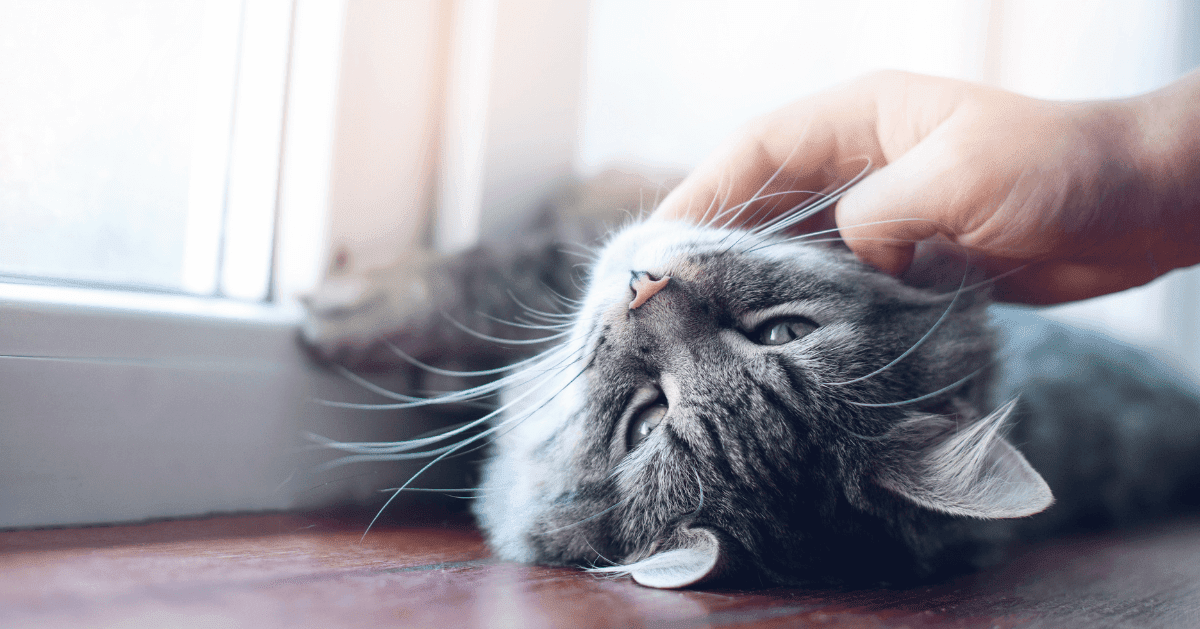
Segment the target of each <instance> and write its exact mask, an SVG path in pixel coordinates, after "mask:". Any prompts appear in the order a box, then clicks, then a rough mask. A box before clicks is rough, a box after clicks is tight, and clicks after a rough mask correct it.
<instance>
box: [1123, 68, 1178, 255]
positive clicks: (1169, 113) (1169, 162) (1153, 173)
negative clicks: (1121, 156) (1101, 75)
mask: <svg viewBox="0 0 1200 629" xmlns="http://www.w3.org/2000/svg"><path fill="white" fill-rule="evenodd" d="M1197 103H1200V73H1193V74H1192V75H1190V76H1188V77H1185V78H1184V79H1182V80H1180V81H1179V82H1177V83H1174V84H1172V85H1169V86H1167V87H1165V88H1163V89H1160V90H1157V91H1154V92H1150V93H1148V94H1144V95H1142V96H1137V97H1134V98H1130V99H1126V100H1121V101H1111V102H1109V103H1104V104H1103V105H1104V106H1107V107H1109V108H1111V109H1115V110H1119V111H1121V112H1122V113H1121V114H1120V115H1122V116H1123V117H1124V119H1125V120H1127V121H1128V124H1127V126H1126V128H1127V130H1128V132H1127V133H1126V134H1125V137H1126V141H1127V143H1128V146H1127V149H1126V150H1127V151H1128V152H1127V155H1129V157H1130V159H1131V162H1132V164H1133V166H1134V168H1135V171H1136V173H1137V177H1138V180H1139V182H1140V186H1141V187H1144V189H1145V201H1144V203H1145V204H1146V207H1145V208H1143V211H1144V212H1146V213H1148V214H1149V215H1150V216H1151V217H1152V218H1153V219H1154V220H1155V221H1157V223H1158V228H1159V230H1160V231H1159V233H1160V234H1161V238H1160V239H1159V241H1158V243H1157V245H1158V247H1157V248H1158V250H1159V251H1160V252H1161V253H1163V254H1166V255H1167V257H1169V263H1170V266H1171V268H1180V267H1185V266H1191V265H1193V264H1197V263H1200V108H1198V107H1197ZM1162 261H1163V262H1167V261H1168V260H1165V259H1164V260H1162ZM1166 270H1168V269H1164V272H1165V271H1166Z"/></svg>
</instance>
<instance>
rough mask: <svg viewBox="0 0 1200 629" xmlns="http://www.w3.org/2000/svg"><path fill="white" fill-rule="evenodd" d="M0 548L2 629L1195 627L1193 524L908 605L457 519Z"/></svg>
mask: <svg viewBox="0 0 1200 629" xmlns="http://www.w3.org/2000/svg"><path fill="white" fill-rule="evenodd" d="M362 528H363V527H362V525H361V524H359V523H355V524H347V523H345V520H337V519H330V518H325V517H317V516H297V515H263V516H241V517H220V518H211V519H203V520H191V521H176V522H158V523H153V524H145V525H133V526H114V527H94V528H79V529H55V530H35V531H8V532H0V627H205V628H209V627H252V628H254V629H268V628H273V627H329V628H336V627H388V626H403V627H409V626H411V627H437V628H442V629H450V628H452V627H453V628H457V627H607V626H617V627H637V626H648V627H731V626H737V627H912V628H917V627H981V628H982V627H1139V628H1140V627H1181V628H1183V627H1187V628H1195V627H1200V520H1195V519H1193V520H1185V521H1181V522H1175V523H1173V524H1171V525H1169V526H1162V527H1158V528H1156V529H1143V530H1141V531H1137V532H1125V533H1108V534H1104V535H1095V536H1086V537H1077V538H1073V539H1068V540H1059V541H1056V542H1054V543H1053V544H1049V545H1043V546H1039V547H1035V548H1031V549H1028V550H1027V551H1025V552H1023V553H1021V554H1020V555H1018V557H1017V558H1016V559H1015V560H1013V561H1011V562H1009V563H1007V564H1005V565H1003V566H998V567H996V568H994V569H992V570H988V571H985V572H982V573H979V574H974V575H970V576H967V577H963V578H960V579H958V580H955V581H952V582H949V583H944V584H940V585H937V586H934V587H925V588H920V589H915V590H899V591H896V590H871V591H850V592H836V591H812V590H768V591H757V592H734V591H680V592H673V591H656V590H650V589H646V588H642V587H639V586H637V585H634V584H633V583H631V582H630V581H628V580H624V579H622V580H612V579H604V578H597V577H594V576H591V575H588V574H585V573H582V572H579V571H577V570H573V569H563V568H545V567H536V566H523V565H514V564H509V563H503V562H497V561H494V560H492V559H490V558H489V557H488V553H487V550H486V549H485V548H484V546H483V544H482V542H481V540H480V537H479V534H478V533H477V532H476V531H475V530H474V529H472V528H471V527H470V525H469V523H467V522H465V521H463V520H462V519H461V518H453V517H451V518H450V520H449V521H440V520H437V519H434V520H432V521H428V522H427V523H426V524H423V525H421V526H415V527H405V528H384V529H379V530H373V531H372V532H371V534H370V535H368V536H367V537H366V539H365V540H364V541H362V542H360V541H359V536H360V534H361V532H362Z"/></svg>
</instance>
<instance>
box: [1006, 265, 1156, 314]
mask: <svg viewBox="0 0 1200 629" xmlns="http://www.w3.org/2000/svg"><path fill="white" fill-rule="evenodd" d="M1156 277H1158V273H1157V272H1156V270H1155V269H1152V268H1150V267H1148V266H1145V265H1130V264H1127V263H1126V264H1122V263H1112V264H1089V263H1078V262H1042V263H1038V264H1033V265H1030V266H1028V267H1026V268H1024V269H1022V270H1020V271H1018V272H1016V273H1013V274H1012V275H1008V276H1006V277H1003V278H1000V279H998V280H996V282H995V289H994V290H993V292H992V296H993V298H995V299H996V300H997V301H1006V302H1012V303H1023V304H1031V305H1050V304H1060V303H1064V302H1068V301H1078V300H1080V299H1089V298H1092V297H1099V296H1100V295H1107V294H1109V293H1115V292H1119V291H1123V290H1126V289H1129V288H1133V287H1135V286H1141V285H1143V284H1146V283H1148V282H1150V281H1151V280H1153V279H1155V278H1156Z"/></svg>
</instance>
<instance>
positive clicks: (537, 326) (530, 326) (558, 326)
mask: <svg viewBox="0 0 1200 629" xmlns="http://www.w3.org/2000/svg"><path fill="white" fill-rule="evenodd" d="M475 314H476V315H478V316H479V317H481V318H483V319H486V320H488V321H494V322H496V323H499V324H501V325H507V326H509V327H513V328H520V329H522V330H542V331H547V330H549V331H557V330H563V329H566V328H569V327H571V325H572V323H571V322H569V321H568V322H566V323H553V324H544V323H522V322H519V321H506V320H504V319H501V318H500V317H493V316H492V315H490V314H488V313H486V312H476V313H475Z"/></svg>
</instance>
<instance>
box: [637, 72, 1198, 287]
mask: <svg viewBox="0 0 1200 629" xmlns="http://www.w3.org/2000/svg"><path fill="white" fill-rule="evenodd" d="M1197 92H1200V74H1194V75H1192V76H1191V77H1188V78H1185V79H1184V80H1183V81H1180V82H1179V83H1177V84H1176V85H1173V86H1170V87H1168V88H1166V89H1164V90H1160V91H1159V92H1155V93H1151V94H1148V95H1146V96H1143V97H1139V98H1136V99H1129V100H1124V101H1107V102H1105V101H1097V102H1074V103H1069V102H1052V101H1041V100H1036V99H1032V98H1027V97H1023V96H1019V95H1016V94H1012V93H1009V92H1004V91H1001V90H996V89H991V88H987V87H983V86H979V85H973V84H969V83H964V82H960V81H954V80H949V79H940V78H934V77H926V76H920V75H912V74H906V73H900V72H884V73H879V74H875V75H871V76H868V77H865V78H863V79H860V80H857V81H855V82H853V83H851V84H849V85H846V86H844V87H841V88H839V89H835V90H832V91H829V92H825V93H822V94H818V95H816V96H813V97H811V98H807V99H804V100H801V101H799V102H797V103H794V104H792V105H789V106H787V107H784V108H783V109H780V110H778V111H776V112H774V113H771V114H768V115H766V116H764V117H762V118H760V119H758V120H756V121H754V122H752V123H751V124H750V125H748V126H747V127H746V129H745V130H744V131H743V132H742V133H741V134H739V135H737V136H736V137H735V138H734V139H733V140H732V141H731V142H730V143H728V144H727V145H726V146H725V148H724V149H722V150H721V151H719V152H718V153H717V154H716V155H715V156H713V157H712V158H711V159H710V160H709V161H708V162H706V163H705V164H704V165H702V166H701V167H700V168H699V169H697V170H696V171H695V172H694V173H693V174H692V175H690V176H689V177H688V178H687V179H686V180H685V181H684V182H683V183H682V184H681V185H680V186H679V187H678V188H676V189H675V190H674V191H673V192H672V193H671V194H670V195H668V196H667V198H666V199H665V200H664V201H663V203H662V205H660V206H659V209H658V210H657V211H656V212H655V217H658V218H689V219H692V220H696V221H706V220H709V219H712V218H713V217H714V216H715V215H716V214H717V213H718V212H719V211H720V209H721V208H731V207H736V206H737V205H739V204H743V203H745V204H746V206H745V208H744V209H743V210H742V211H740V212H737V213H727V214H726V215H724V216H730V215H733V214H736V215H737V217H738V219H737V221H735V222H739V223H740V224H741V225H742V226H745V227H753V226H754V225H756V224H761V223H762V222H764V221H766V220H770V219H771V218H774V217H776V216H778V215H779V214H780V213H782V212H786V211H788V210H789V209H791V208H793V207H794V206H795V205H796V204H797V203H799V202H801V201H803V200H805V199H806V198H808V197H809V196H811V195H808V194H803V193H800V192H797V193H795V194H789V191H810V192H811V191H823V192H830V191H832V190H834V189H836V188H837V187H838V186H839V185H841V184H844V183H846V182H848V181H851V180H852V179H854V178H855V177H856V176H858V175H859V174H860V173H862V172H863V171H864V170H865V169H867V168H870V169H872V170H873V172H871V173H870V174H869V175H868V176H866V178H865V179H863V180H862V181H861V182H860V183H858V184H857V185H855V186H853V187H852V188H850V189H849V191H847V192H846V193H845V195H844V196H843V197H842V198H841V199H840V200H839V201H838V203H837V205H836V208H835V210H834V211H833V212H832V213H830V212H825V213H823V214H822V215H819V216H817V217H816V218H814V219H812V220H810V221H807V222H806V223H805V224H803V225H802V228H803V229H804V230H807V231H812V230H815V229H820V228H823V227H827V226H832V224H833V223H834V222H836V225H837V228H838V230H839V231H840V233H841V237H842V238H843V239H844V241H845V242H846V244H847V245H848V246H849V247H850V249H851V250H853V251H854V252H855V254H857V255H858V256H859V257H860V258H861V259H862V260H863V261H865V262H867V263H868V264H871V265H872V266H875V267H876V268H879V269H881V270H883V271H886V272H888V273H892V274H899V273H901V272H903V271H904V270H905V269H907V268H908V267H909V265H910V264H911V262H912V260H913V256H914V251H915V245H916V244H917V243H919V242H921V241H925V240H927V239H930V238H934V237H941V238H944V239H947V240H950V241H952V242H955V243H958V244H959V245H961V246H962V247H963V248H965V250H966V251H967V252H969V254H970V255H971V258H972V261H973V262H974V263H976V264H978V265H979V266H981V267H983V268H984V269H985V270H986V271H988V272H989V273H990V274H992V275H993V276H997V279H996V282H995V284H996V288H995V292H994V295H995V296H996V297H997V298H998V299H1001V300H1005V301H1019V302H1025V303H1057V302H1062V301H1070V300H1075V299H1083V298H1086V297H1092V296H1096V295H1101V294H1105V293H1109V292H1115V291H1118V290H1123V289H1126V288H1130V287H1133V286H1139V285H1141V284H1144V283H1146V282H1148V281H1150V280H1152V279H1154V278H1155V277H1158V276H1159V275H1161V274H1163V273H1166V272H1167V271H1170V270H1172V269H1174V268H1178V267H1182V266H1189V265H1191V264H1196V263H1197V262H1200V244H1198V243H1200V229H1198V227H1197V223H1200V216H1198V214H1200V201H1198V199H1200V194H1198V190H1197V188H1198V187H1200V183H1197V182H1198V181H1200V178H1198V177H1197V174H1198V173H1200V141H1198V139H1200V120H1197V118H1200V116H1198V115H1197V113H1194V112H1191V111H1189V110H1190V109H1192V105H1191V103H1193V102H1197V96H1198V94H1197ZM714 200H715V201H714Z"/></svg>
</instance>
